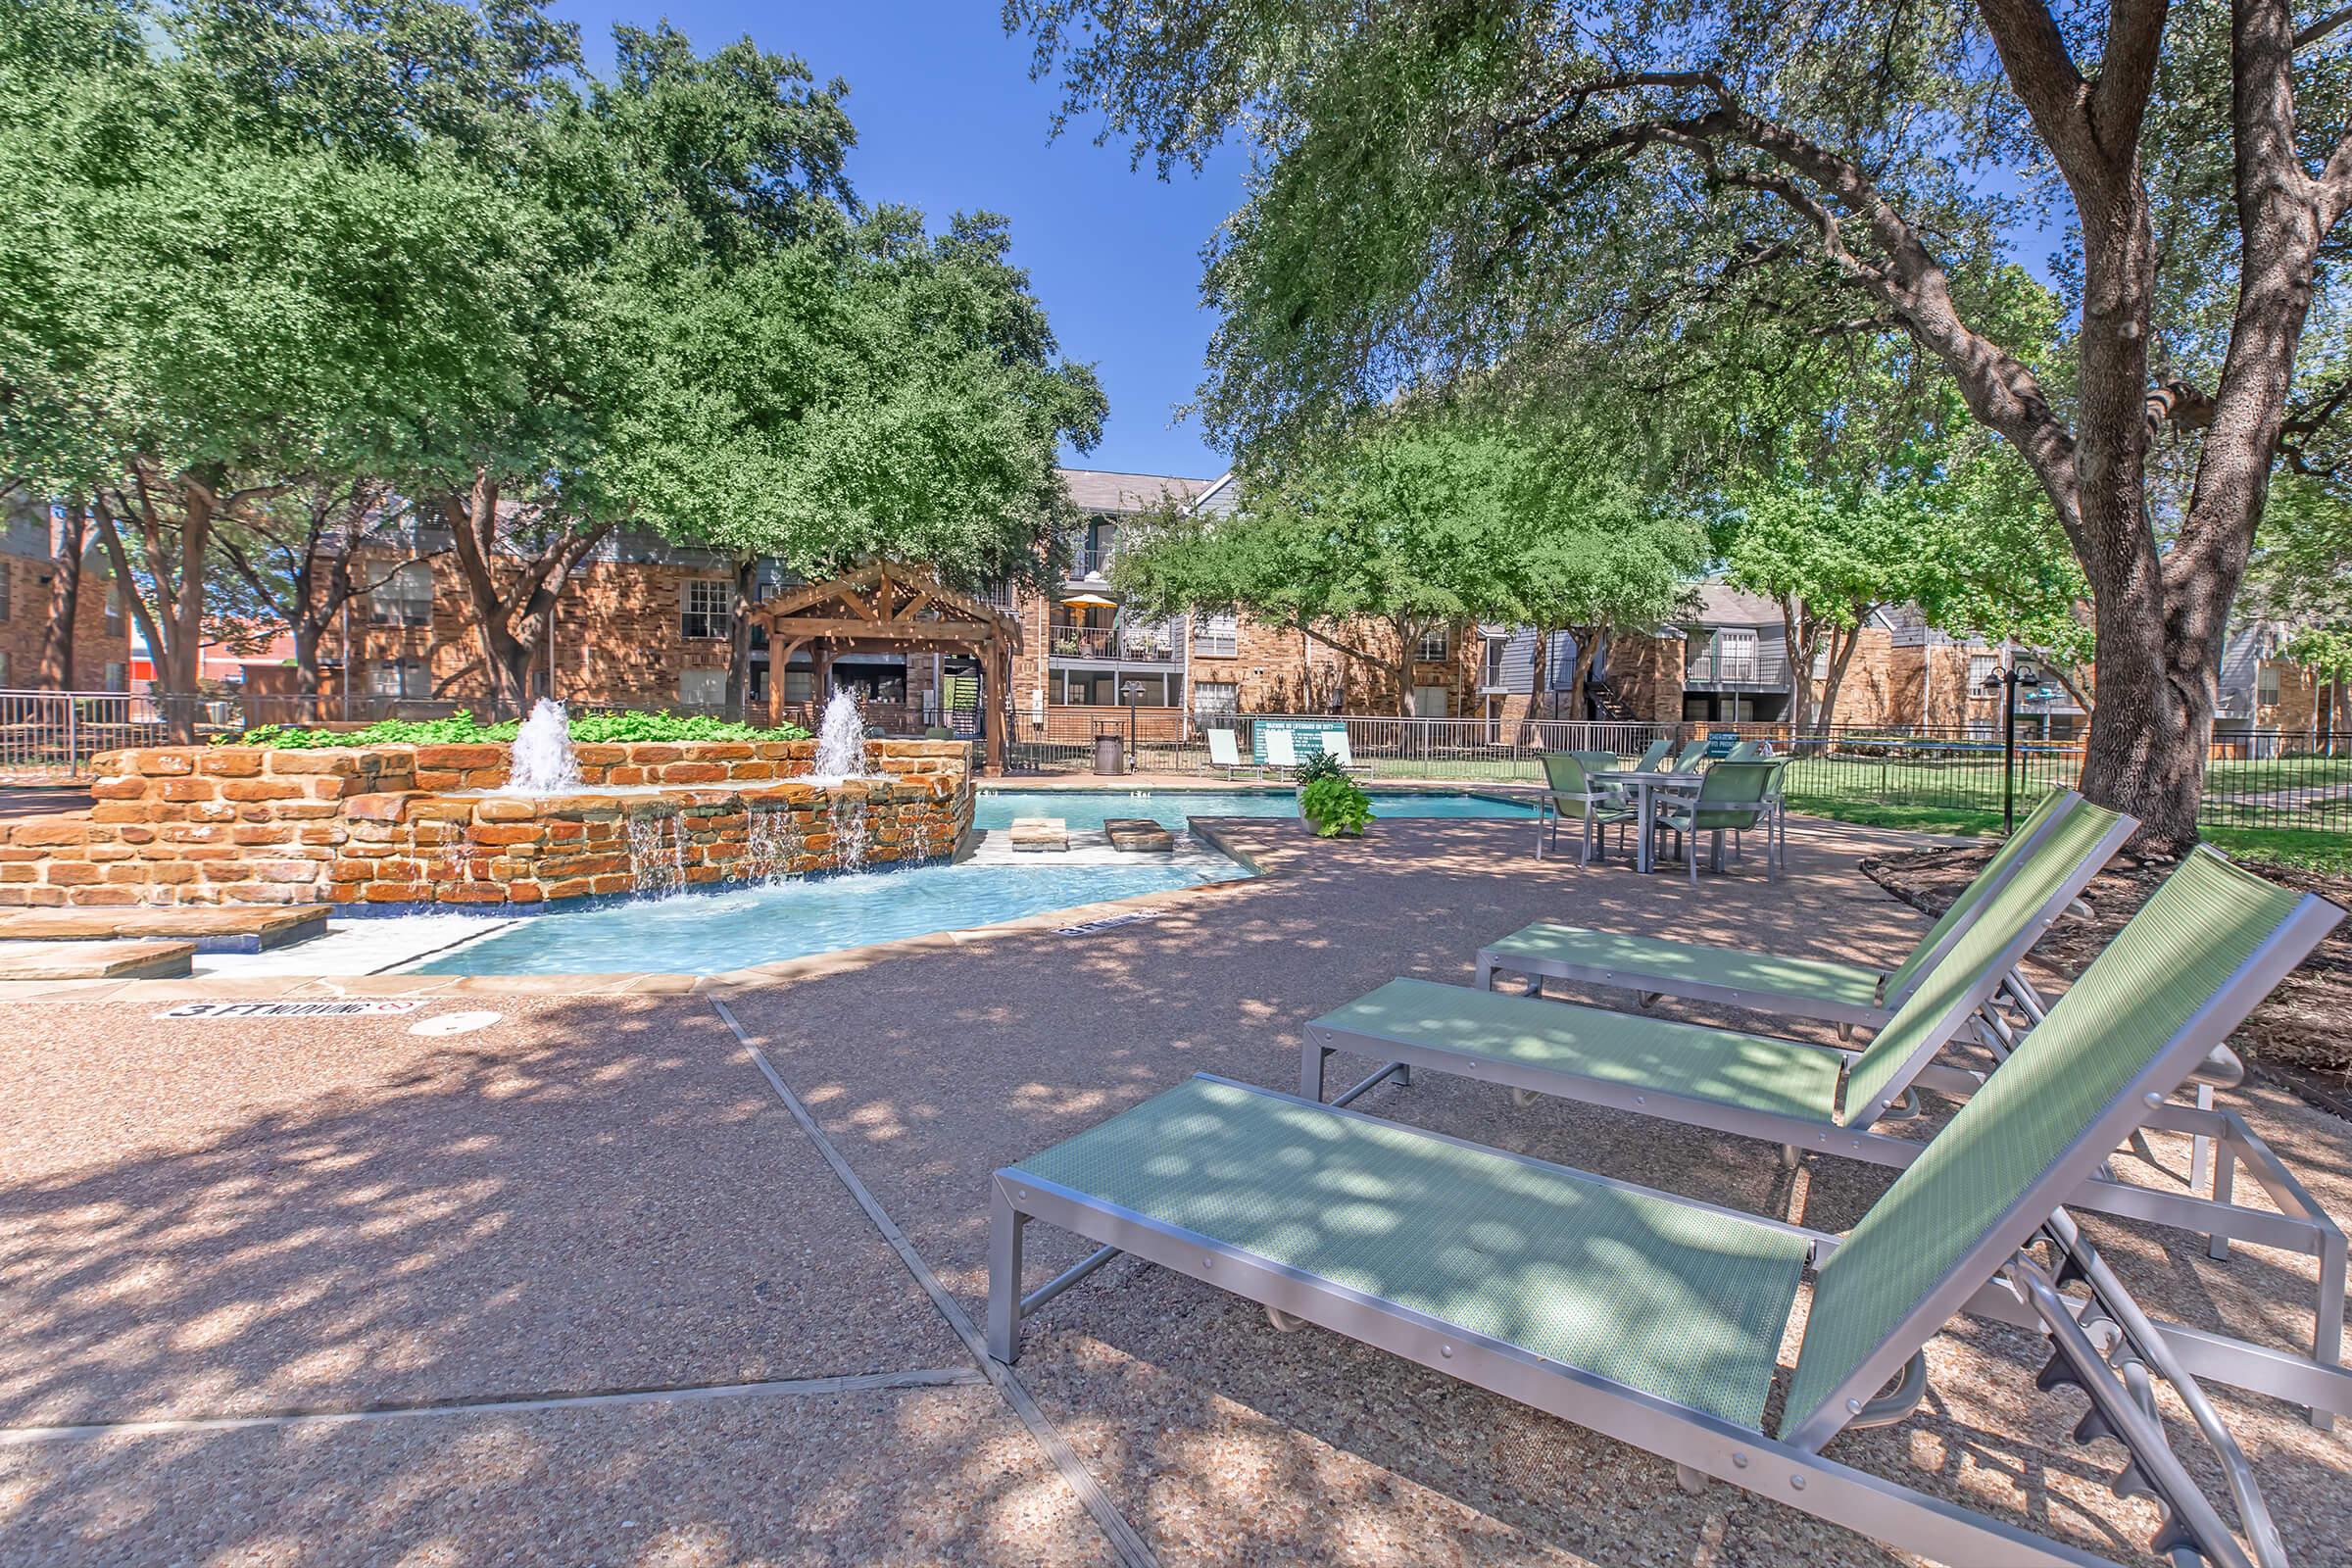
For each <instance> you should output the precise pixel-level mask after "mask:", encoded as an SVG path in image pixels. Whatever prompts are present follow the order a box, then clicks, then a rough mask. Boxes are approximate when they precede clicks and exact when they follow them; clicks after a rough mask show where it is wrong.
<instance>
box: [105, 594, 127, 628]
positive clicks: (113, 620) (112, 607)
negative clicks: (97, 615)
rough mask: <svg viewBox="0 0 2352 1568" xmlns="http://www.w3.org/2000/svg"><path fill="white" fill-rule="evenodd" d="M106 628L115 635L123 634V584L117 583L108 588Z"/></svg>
mask: <svg viewBox="0 0 2352 1568" xmlns="http://www.w3.org/2000/svg"><path fill="white" fill-rule="evenodd" d="M106 629H107V631H108V632H109V633H110V634H112V635H114V636H118V637H119V636H121V635H122V634H123V585H122V584H121V583H116V584H114V585H113V586H111V587H109V588H108V589H107V590H106Z"/></svg>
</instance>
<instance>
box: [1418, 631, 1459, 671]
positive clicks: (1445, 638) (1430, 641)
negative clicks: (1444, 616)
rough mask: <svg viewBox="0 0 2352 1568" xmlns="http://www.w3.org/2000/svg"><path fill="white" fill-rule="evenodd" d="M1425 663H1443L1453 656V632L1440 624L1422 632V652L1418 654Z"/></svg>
mask: <svg viewBox="0 0 2352 1568" xmlns="http://www.w3.org/2000/svg"><path fill="white" fill-rule="evenodd" d="M1416 657H1417V658H1419V659H1420V660H1421V662H1423V663H1428V664H1443V663H1444V662H1446V660H1448V659H1451V658H1452V657H1453V633H1452V631H1451V630H1449V629H1448V628H1446V627H1444V626H1439V627H1437V628H1435V629H1434V630H1431V631H1425V632H1423V633H1422V634H1421V652H1420V653H1419V654H1418V655H1417V656H1416Z"/></svg>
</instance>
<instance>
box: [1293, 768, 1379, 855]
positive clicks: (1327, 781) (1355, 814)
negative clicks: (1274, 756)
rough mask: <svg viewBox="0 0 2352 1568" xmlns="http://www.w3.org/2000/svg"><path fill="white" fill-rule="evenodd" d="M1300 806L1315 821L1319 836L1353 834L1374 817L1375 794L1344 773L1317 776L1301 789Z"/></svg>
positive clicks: (1331, 837) (1361, 829) (1352, 835)
mask: <svg viewBox="0 0 2352 1568" xmlns="http://www.w3.org/2000/svg"><path fill="white" fill-rule="evenodd" d="M1299 810H1301V811H1303V812H1304V813H1305V814H1306V816H1307V818H1308V820H1310V821H1312V822H1313V823H1314V824H1315V833H1316V835H1317V836H1318V837H1321V838H1327V839H1334V838H1339V837H1341V836H1342V835H1346V836H1347V837H1349V838H1353V837H1355V836H1356V835H1358V834H1360V833H1362V832H1363V830H1364V827H1365V824H1367V823H1369V822H1370V821H1371V820H1372V797H1371V796H1370V795H1368V794H1366V793H1365V792H1364V789H1363V787H1362V786H1361V785H1359V784H1357V783H1356V782H1355V781H1354V780H1353V779H1351V778H1348V777H1347V776H1345V775H1342V776H1341V777H1338V778H1318V779H1316V780H1315V781H1314V782H1313V783H1311V784H1309V785H1307V786H1306V787H1305V788H1304V789H1302V790H1300V791H1299Z"/></svg>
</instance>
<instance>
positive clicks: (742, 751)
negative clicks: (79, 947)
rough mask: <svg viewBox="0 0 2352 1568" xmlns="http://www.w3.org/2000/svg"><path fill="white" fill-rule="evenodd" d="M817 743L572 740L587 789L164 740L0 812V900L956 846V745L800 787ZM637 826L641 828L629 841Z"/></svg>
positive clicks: (708, 870)
mask: <svg viewBox="0 0 2352 1568" xmlns="http://www.w3.org/2000/svg"><path fill="white" fill-rule="evenodd" d="M814 751H815V746H814V743H813V742H810V741H791V742H767V743H760V744H750V743H743V744H737V743H727V742H693V743H683V744H678V745H668V744H658V743H647V742H638V743H632V744H629V745H618V746H583V747H581V748H580V762H581V773H582V775H583V780H584V786H585V788H586V790H593V789H594V788H596V787H597V786H615V787H637V786H653V787H654V789H655V791H657V793H644V794H625V795H622V794H604V795H599V794H593V793H585V792H584V793H580V794H576V795H565V796H556V797H525V796H500V795H490V794H482V793H476V792H481V791H487V790H495V789H497V788H498V787H500V786H501V785H504V784H505V783H506V782H507V776H508V766H509V760H510V759H509V756H508V749H507V748H506V747H505V746H502V745H481V746H385V747H367V748H335V749H331V750H319V751H278V750H270V749H267V748H261V747H212V748H207V747H164V748H157V749H151V750H143V751H125V752H115V753H109V754H107V755H106V756H104V757H102V758H100V759H99V772H100V776H99V778H98V779H97V780H96V781H95V782H94V783H93V784H92V786H91V792H90V793H91V796H92V800H93V804H92V806H91V808H90V809H88V810H86V811H74V812H66V813H60V814H57V815H52V816H35V817H25V818H22V819H19V820H17V821H14V822H9V823H5V824H0V907H125V906H132V905H175V904H320V903H333V904H347V905H360V904H370V905H388V904H410V903H432V904H539V903H543V902H547V901H551V900H562V899H568V898H577V897H583V896H587V895H593V894H617V893H629V892H635V891H654V890H660V889H664V888H668V887H671V886H675V885H678V884H681V883H682V884H685V885H703V884H708V883H714V882H721V881H736V880H759V879H765V878H769V877H775V876H787V875H806V874H809V873H810V872H816V871H825V870H832V869H836V868H838V867H839V866H840V865H841V864H842V863H843V862H844V858H845V856H846V855H847V854H848V853H849V852H850V851H851V849H852V841H853V840H856V841H858V850H859V851H860V852H861V853H860V854H859V855H858V859H859V860H860V862H861V863H866V864H887V863H890V862H893V861H899V860H911V859H923V858H935V857H939V856H944V855H948V854H952V853H953V852H954V850H955V848H956V843H957V841H958V840H959V839H960V838H961V836H962V834H963V833H964V832H965V830H966V829H967V828H968V827H969V826H970V823H971V818H972V791H971V765H970V753H969V750H968V748H967V747H966V746H965V745H964V744H963V743H961V742H956V741H877V742H874V743H872V744H871V747H870V749H869V760H870V762H871V765H873V767H874V768H875V771H876V773H877V775H878V776H877V777H876V778H874V779H871V780H862V781H851V782H848V783H844V784H841V785H839V786H837V787H828V786H819V785H815V784H810V783H806V782H799V780H801V779H803V778H804V777H805V776H806V775H807V774H808V773H809V770H810V766H811V763H812V760H813V756H814ZM632 830H634V838H633V837H632Z"/></svg>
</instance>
